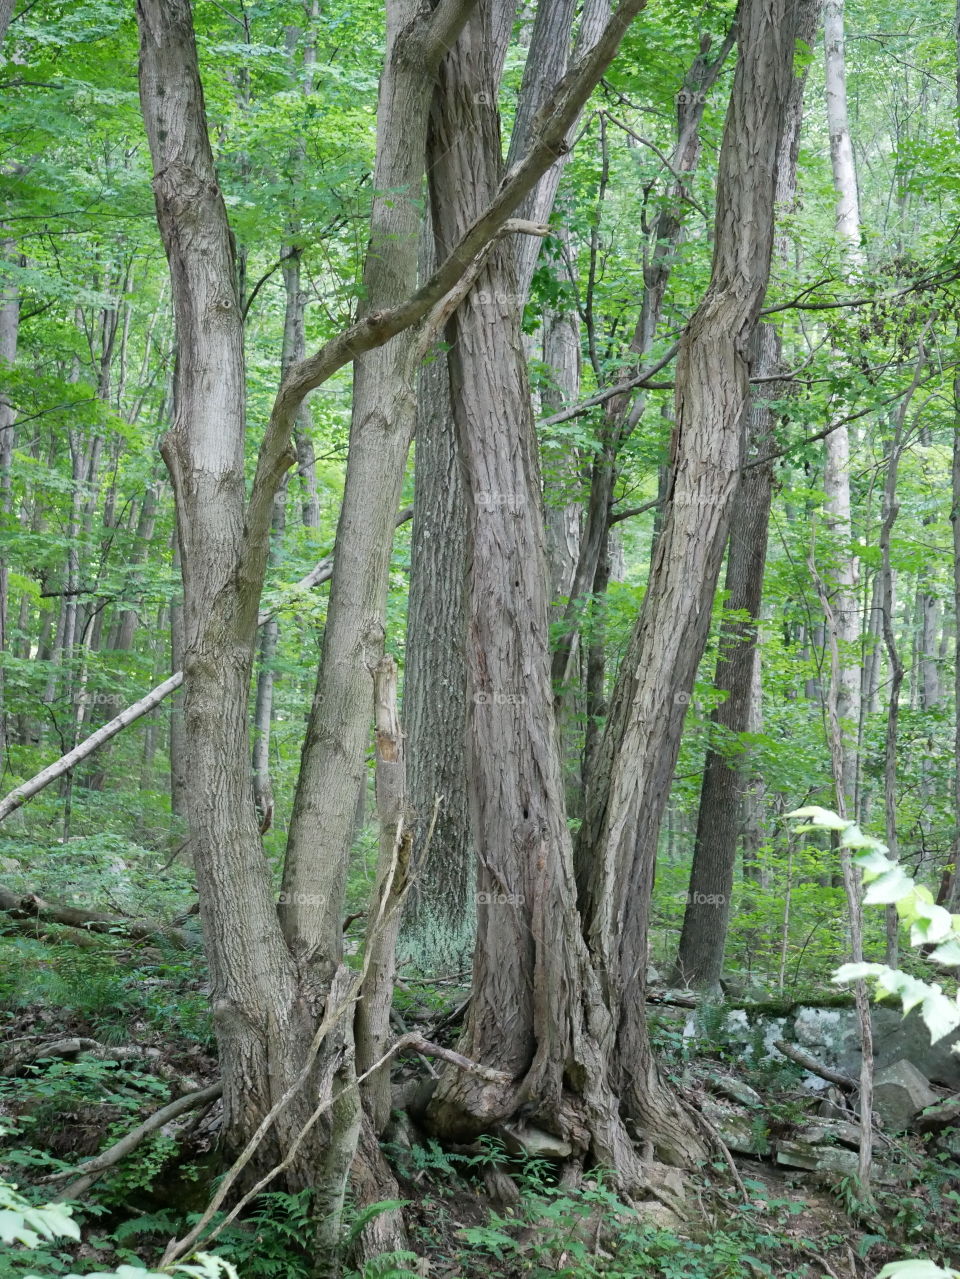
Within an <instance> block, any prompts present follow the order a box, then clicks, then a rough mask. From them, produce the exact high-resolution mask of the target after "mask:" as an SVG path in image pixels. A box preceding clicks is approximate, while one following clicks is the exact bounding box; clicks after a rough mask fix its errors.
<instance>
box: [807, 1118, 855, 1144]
mask: <svg viewBox="0 0 960 1279" xmlns="http://www.w3.org/2000/svg"><path fill="white" fill-rule="evenodd" d="M797 1140H798V1141H802V1142H805V1143H806V1145H808V1146H818V1145H820V1144H821V1143H823V1142H834V1143H836V1144H837V1145H840V1146H851V1147H852V1148H853V1149H854V1150H857V1149H859V1146H860V1125H859V1124H852V1123H850V1122H849V1121H848V1120H846V1119H817V1120H814V1122H813V1123H810V1124H804V1126H803V1127H802V1128H801V1129H800V1131H799V1132H798V1133H797Z"/></svg>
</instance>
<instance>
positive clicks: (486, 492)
mask: <svg viewBox="0 0 960 1279" xmlns="http://www.w3.org/2000/svg"><path fill="white" fill-rule="evenodd" d="M639 7H640V6H639V4H638V5H636V6H634V7H633V11H636V9H638V8H639ZM624 8H625V7H622V8H621V10H620V12H621V13H622V12H624ZM498 9H502V6H501V5H499V4H498V3H497V0H493V2H492V3H483V0H481V4H480V5H479V6H478V11H477V13H476V15H475V16H474V17H473V18H472V19H471V21H470V22H469V23H468V24H467V26H466V28H465V30H464V33H463V34H462V36H461V38H460V40H459V41H458V43H457V45H456V46H455V48H454V49H453V50H452V52H451V53H450V55H449V56H448V57H447V58H446V59H445V60H444V63H443V66H442V70H441V76H442V81H441V92H440V97H439V103H440V105H441V107H442V110H440V111H438V116H437V119H436V124H437V128H438V132H439V133H440V137H441V141H442V142H444V143H445V144H446V149H445V151H444V154H443V157H442V161H441V162H440V163H439V164H438V165H436V166H435V167H434V169H433V171H432V174H431V177H432V190H431V198H432V203H433V207H434V216H435V220H436V226H437V230H438V234H439V235H440V236H441V237H443V239H444V240H445V241H446V242H447V243H450V242H453V241H455V240H456V238H457V237H458V235H459V234H460V229H461V227H462V226H463V225H464V224H465V223H469V221H470V220H471V219H472V218H473V217H475V216H476V210H477V209H478V208H481V207H483V205H484V203H485V202H486V201H487V200H488V199H489V198H490V194H491V192H493V191H495V190H496V189H497V187H498V185H499V183H500V180H501V173H500V166H499V119H498V116H497V112H496V110H495V108H494V107H493V106H492V103H493V101H494V100H495V94H494V92H493V89H495V86H496V79H495V69H494V67H493V66H492V65H491V60H490V58H489V48H490V38H489V32H490V30H491V29H492V28H493V27H494V26H495V25H496V20H497V14H498ZM516 280H517V276H516V262H515V258H514V255H513V254H512V253H511V252H510V251H509V250H508V249H507V248H505V247H503V246H495V247H494V249H493V251H492V252H491V254H490V255H489V257H488V259H487V263H486V265H485V268H484V270H483V272H482V274H481V275H480V278H479V279H478V281H477V287H476V288H475V289H474V290H472V291H471V292H470V293H469V294H468V295H467V297H466V298H465V300H464V301H463V303H462V304H461V306H460V308H459V310H458V311H457V313H456V315H455V316H454V318H453V319H452V321H451V323H450V325H449V327H448V333H447V337H448V341H449V344H450V348H451V355H450V367H451V392H452V403H453V412H454V418H455V420H456V425H457V437H458V444H459V449H460V456H461V459H462V462H463V468H464V479H465V491H466V497H467V509H468V566H469V571H468V588H467V589H468V607H467V616H468V633H467V671H468V698H467V716H468V730H467V732H468V736H467V743H468V785H469V795H470V808H471V817H472V826H473V831H474V837H475V839H476V841H477V855H478V861H479V875H478V881H477V882H478V895H477V903H478V905H477V915H478V921H477V923H478V937H477V947H476V952H475V960H474V980H473V988H472V997H471V1002H470V1011H469V1014H468V1022H467V1027H466V1029H465V1033H464V1039H463V1042H462V1044H461V1051H463V1052H465V1054H466V1055H467V1056H469V1057H470V1058H472V1059H473V1060H476V1061H479V1062H481V1063H483V1062H489V1063H493V1062H494V1061H495V1062H496V1065H497V1067H498V1068H499V1069H501V1070H503V1071H505V1072H506V1075H507V1077H508V1079H509V1081H510V1082H502V1083H501V1084H499V1085H495V1084H493V1083H491V1082H490V1081H489V1080H481V1079H479V1078H478V1077H477V1076H475V1075H474V1076H465V1075H461V1074H457V1075H453V1074H451V1073H450V1072H448V1071H445V1072H444V1074H443V1075H442V1076H441V1079H440V1082H439V1085H438V1088H437V1091H436V1093H435V1095H434V1098H433V1100H432V1103H431V1106H430V1110H429V1118H430V1121H431V1123H432V1125H433V1127H434V1128H435V1129H436V1130H437V1131H440V1132H442V1133H444V1134H447V1135H459V1136H468V1135H471V1134H476V1133H478V1132H482V1131H484V1130H488V1129H490V1128H491V1127H492V1126H494V1125H495V1124H496V1123H497V1122H498V1121H502V1120H503V1119H505V1118H507V1117H508V1116H510V1115H512V1114H514V1113H515V1112H516V1111H517V1110H518V1109H519V1108H520V1107H521V1106H522V1105H526V1107H527V1108H528V1112H529V1115H530V1117H531V1118H532V1120H533V1122H535V1123H538V1124H540V1125H542V1126H544V1127H547V1128H548V1129H549V1130H551V1131H553V1132H555V1133H557V1134H559V1135H561V1136H563V1137H565V1138H566V1139H567V1140H569V1142H570V1144H571V1148H572V1152H573V1154H574V1156H575V1157H578V1156H580V1157H582V1156H585V1155H587V1154H590V1155H592V1156H593V1157H594V1158H595V1159H596V1160H597V1161H598V1162H600V1163H601V1164H603V1165H605V1166H608V1167H610V1168H612V1169H614V1170H615V1171H616V1173H617V1175H618V1176H619V1178H620V1180H621V1182H622V1183H623V1184H625V1185H627V1186H631V1187H637V1186H639V1185H641V1184H642V1182H643V1174H642V1170H641V1168H640V1166H639V1161H638V1160H637V1158H636V1155H635V1153H634V1151H633V1149H632V1143H631V1141H630V1138H629V1136H628V1134H627V1132H626V1129H625V1128H624V1126H623V1123H622V1120H621V1118H620V1116H619V1113H618V1109H617V1103H616V1098H615V1096H614V1094H613V1093H612V1091H611V1089H610V1086H609V1076H608V1061H609V1057H608V1050H609V1048H610V1046H611V1041H610V1033H611V1030H612V1026H611V1023H610V1020H609V1017H608V1015H607V1011H606V1009H605V1007H604V1004H603V1000H602V997H601V994H600V990H599V986H598V983H597V979H596V974H595V972H594V970H593V967H592V965H591V963H590V959H589V956H588V954H587V951H586V948H585V946H584V943H583V938H582V935H581V932H580V926H579V917H578V914H577V910H576V902H575V886H574V881H573V866H572V849H571V844H570V836H569V832H568V829H567V823H566V817H565V811H564V803H563V786H562V778H561V768H560V757H559V749H558V740H557V735H556V730H555V725H554V719H553V714H552V690H551V686H550V657H549V628H548V609H549V604H550V597H549V588H548V582H547V564H546V557H545V550H544V527H543V508H542V502H541V498H540V476H539V469H538V459H537V443H536V433H535V430H534V424H533V417H532V411H531V403H530V393H529V388H528V386H527V381H526V361H525V355H524V350H523V343H522V337H521V332H520V316H519V312H518V309H517V307H516V305H515V304H514V302H513V299H514V298H515V296H516V293H517V283H516ZM494 499H495V500H494Z"/></svg>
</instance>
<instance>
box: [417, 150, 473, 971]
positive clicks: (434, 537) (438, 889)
mask: <svg viewBox="0 0 960 1279" xmlns="http://www.w3.org/2000/svg"><path fill="white" fill-rule="evenodd" d="M436 146H437V143H436V139H435V137H431V140H430V142H429V144H428V168H432V167H433V163H434V162H435V160H436V159H438V158H439V157H438V156H437V155H436ZM422 253H423V266H424V274H429V271H430V270H431V268H432V266H433V264H434V262H435V260H436V251H435V246H434V244H433V220H432V216H431V214H430V211H429V209H428V210H427V213H426V217H425V227H424V245H423V249H422ZM465 500H466V499H465V496H464V492H463V476H462V473H461V469H460V463H459V458H458V456H457V447H456V438H455V434H454V429H453V411H452V408H451V404H450V374H449V368H448V364H447V358H446V355H445V353H443V352H437V353H435V358H433V359H431V360H430V361H428V362H427V363H426V364H425V365H424V366H423V367H422V368H421V370H420V375H419V378H418V382H417V443H416V471H415V489H414V501H413V533H412V539H411V550H410V594H409V597H408V605H407V619H408V620H407V649H406V663H405V667H404V681H403V684H404V695H403V718H404V731H405V733H406V735H407V768H408V780H409V795H410V806H411V810H412V815H411V820H412V822H413V825H414V863H415V865H416V875H415V879H414V883H413V887H412V889H411V891H410V896H409V899H408V902H409V905H408V910H407V917H406V922H405V925H404V934H403V946H404V952H405V953H406V954H407V955H409V956H410V958H411V959H412V960H413V961H414V962H415V963H417V964H418V965H420V966H422V967H423V968H424V970H425V971H432V970H436V971H455V970H457V969H459V968H460V967H462V966H463V965H464V962H465V960H466V959H467V958H468V956H469V954H470V952H471V951H472V949H473V934H474V927H475V920H476V911H475V908H474V903H473V900H472V899H473V892H472V888H473V879H474V876H475V856H474V851H473V843H472V837H471V833H470V821H469V813H468V808H467V787H466V763H465V760H464V750H465V740H464V734H465V731H466V669H465V665H464V637H465V630H466V617H465V614H464V604H465V599H464V578H465V573H466V534H467V527H466V516H465V509H464V507H465ZM438 797H439V798H440V800H441V803H440V808H439V810H438V812H437V819H436V826H435V828H434V832H433V838H432V840H431V843H430V850H429V856H428V857H427V858H426V859H425V858H424V857H423V848H424V841H425V839H426V834H427V830H428V827H429V825H430V821H431V817H432V813H433V809H434V804H435V802H436V800H437V798H438Z"/></svg>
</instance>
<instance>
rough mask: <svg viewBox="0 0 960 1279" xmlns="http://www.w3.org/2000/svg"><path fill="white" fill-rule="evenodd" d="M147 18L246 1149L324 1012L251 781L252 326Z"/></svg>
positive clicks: (206, 793)
mask: <svg viewBox="0 0 960 1279" xmlns="http://www.w3.org/2000/svg"><path fill="white" fill-rule="evenodd" d="M137 18H138V22H139V26H140V95H141V103H142V106H143V115H144V121H145V124H146V128H147V137H148V140H149V143H150V151H151V156H152V160H153V167H154V174H155V177H154V193H155V198H156V206H157V221H158V224H159V227H160V232H161V236H162V238H163V242H164V247H165V249H166V252H167V258H168V262H169V265H170V274H171V280H172V284H173V299H174V310H175V318H176V325H177V334H178V343H179V346H178V350H179V360H178V368H177V396H176V410H175V416H174V420H173V424H172V426H171V428H170V431H169V432H168V434H167V435H166V437H165V438H164V441H163V444H162V452H163V456H164V460H165V461H166V463H167V467H168V470H169V472H170V476H171V480H172V482H173V488H174V494H175V498H176V507H177V532H178V539H179V546H180V555H181V566H182V574H183V633H184V654H183V657H184V666H183V669H184V712H183V713H184V737H185V746H186V767H187V777H188V778H189V785H188V789H187V795H186V799H187V812H188V818H189V824H190V835H191V851H192V854H193V860H194V865H195V868H196V874H197V887H198V891H199V896H200V911H201V918H202V920H203V931H204V943H205V947H206V953H207V961H208V964H209V969H210V985H211V1002H212V1006H213V1014H214V1026H215V1030H216V1034H217V1042H218V1046H219V1050H220V1066H221V1072H222V1076H223V1104H224V1134H225V1137H226V1140H227V1144H228V1147H229V1146H233V1147H234V1148H235V1147H237V1146H238V1145H240V1144H241V1143H242V1142H244V1141H245V1140H246V1138H247V1137H249V1135H250V1134H251V1133H252V1132H253V1131H254V1130H255V1129H256V1127H257V1125H258V1124H259V1123H260V1121H261V1120H262V1119H263V1117H264V1115H265V1113H266V1112H267V1110H268V1109H269V1108H270V1106H271V1104H272V1103H273V1102H274V1101H275V1100H276V1099H277V1098H278V1097H279V1096H280V1095H281V1094H282V1093H283V1091H284V1090H285V1089H286V1088H287V1087H288V1086H289V1085H290V1084H291V1083H292V1082H293V1079H294V1078H295V1075H296V1072H297V1070H298V1069H299V1067H300V1065H301V1064H302V1061H303V1050H304V1047H305V1043H309V1039H310V1034H311V1027H312V1018H311V1014H313V1015H315V1010H314V1009H311V1008H310V1007H309V1005H307V1004H306V1003H305V1002H298V999H297V974H296V969H295V966H294V963H293V961H292V958H291V956H290V954H289V952H288V951H287V948H286V946H285V945H284V942H283V936H282V934H281V932H280V928H279V924H278V921H277V915H276V907H275V903H274V898H273V892H272V890H271V883H270V872H269V868H268V866H267V863H266V859H265V857H264V855H263V849H262V847H261V843H260V833H259V830H258V828H257V820H256V814H255V810H254V803H253V790H252V785H251V779H250V767H249V759H250V755H249V734H248V725H247V696H248V690H249V685H250V676H251V668H252V660H253V649H254V640H255V635H256V626H257V605H258V599H259V591H260V588H261V584H262V570H261V578H260V581H259V582H257V581H256V580H253V581H251V580H250V579H249V578H246V577H244V576H242V575H241V574H239V573H238V571H237V568H238V564H239V563H240V562H241V560H242V558H243V549H244V548H243V539H244V535H245V528H244V506H245V490H244V451H243V446H244V391H245V388H244V364H243V321H242V317H241V313H240V300H239V296H238V294H237V287H236V273H235V263H234V255H233V247H232V242H231V236H230V230H229V226H228V223H227V216H226V209H225V207H224V204H223V199H222V197H221V194H220V190H219V187H218V184H217V178H216V172H215V169H214V164H213V156H212V153H211V150H210V144H209V140H208V137H207V130H206V119H205V112H204V105H203V92H202V89H201V85H200V77H199V72H198V66H197V54H196V46H195V41H194V34H193V25H192V18H191V12H190V6H189V4H188V3H187V0H162V2H161V0H140V2H139V3H138V6H137ZM264 558H265V557H264ZM298 1050H299V1051H298ZM307 1113H309V1112H308V1111H305V1110H304V1105H303V1103H302V1102H301V1105H299V1106H292V1107H288V1108H287V1109H286V1110H285V1111H284V1112H283V1114H282V1115H281V1116H280V1117H279V1119H278V1122H277V1124H276V1126H275V1128H274V1130H273V1133H272V1134H271V1136H270V1138H269V1139H268V1140H267V1141H265V1142H264V1145H263V1147H262V1148H261V1150H260V1152H258V1153H259V1159H258V1160H257V1161H255V1162H256V1163H257V1164H260V1166H262V1162H263V1161H264V1160H271V1159H275V1157H276V1155H277V1154H278V1153H279V1152H280V1150H282V1149H284V1148H285V1146H286V1145H287V1144H288V1142H290V1141H292V1140H293V1138H294V1137H295V1135H296V1132H297V1131H298V1130H299V1128H300V1127H301V1126H302V1124H303V1122H304V1121H305V1119H306V1114H307ZM305 1145H307V1146H308V1147H309V1143H305ZM304 1155H305V1156H306V1158H305V1159H304V1160H301V1162H300V1165H299V1167H298V1168H297V1169H296V1170H294V1172H293V1175H292V1180H293V1181H294V1183H295V1182H296V1181H297V1180H299V1179H300V1178H302V1180H301V1181H300V1184H309V1178H310V1170H309V1167H308V1164H309V1161H310V1157H311V1156H312V1155H315V1151H311V1150H309V1149H306V1150H305V1151H304ZM297 1174H299V1178H298V1175H297Z"/></svg>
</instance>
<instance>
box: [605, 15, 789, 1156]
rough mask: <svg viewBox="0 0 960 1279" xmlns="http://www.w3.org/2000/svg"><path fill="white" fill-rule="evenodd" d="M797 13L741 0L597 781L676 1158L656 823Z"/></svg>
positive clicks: (765, 249) (649, 1118)
mask: <svg viewBox="0 0 960 1279" xmlns="http://www.w3.org/2000/svg"><path fill="white" fill-rule="evenodd" d="M795 17H796V6H795V5H794V4H793V3H788V0H744V3H743V4H742V5H741V8H740V12H739V17H738V24H737V30H738V40H739V45H740V56H739V59H738V62H737V68H736V73H735V76H734V84H733V92H732V96H731V100H730V107H729V110H728V112H727V121H726V127H725V130H724V136H723V145H722V148H721V153H720V170H719V176H718V183H717V212H716V229H715V241H714V259H713V273H712V278H711V282H710V286H709V288H708V290H707V293H706V296H705V298H704V300H703V302H702V303H701V305H700V306H699V308H698V309H697V311H696V313H695V314H694V316H693V318H692V319H691V321H690V323H689V324H688V326H687V329H686V331H685V334H684V337H683V339H682V342H681V347H680V354H679V357H678V363H677V373H676V383H677V390H676V418H677V423H676V428H675V431H674V438H673V445H672V456H671V467H672V475H673V480H672V488H671V494H670V501H669V505H668V508H667V512H666V515H665V519H664V526H663V531H662V533H661V536H660V539H659V541H658V544H657V551H656V558H655V561H654V565H653V572H652V574H651V578H650V582H649V585H648V587H647V593H646V596H645V598H644V602H643V607H642V609H641V612H640V616H639V618H638V619H637V622H636V625H635V627H634V630H633V634H632V636H631V640H630V645H629V650H628V653H627V655H626V657H625V658H624V661H623V665H622V667H621V671H620V675H619V677H618V680H617V685H616V688H615V691H614V696H613V700H612V704H611V708H610V714H609V716H608V719H607V724H606V728H605V732H604V737H603V741H602V744H601V747H600V750H599V752H598V759H597V766H596V768H595V770H594V773H593V775H592V777H591V778H590V779H589V783H588V788H587V796H586V814H585V819H584V822H583V825H582V827H581V831H580V842H581V858H580V861H581V864H583V865H585V866H586V865H590V866H592V874H591V875H590V876H589V880H588V884H587V892H586V894H585V900H584V902H583V909H584V912H585V918H586V928H587V939H588V942H589V945H590V949H591V951H592V953H593V955H594V958H595V962H599V963H601V964H602V966H603V970H604V971H605V973H606V974H607V980H608V983H609V998H610V1002H611V1005H612V1007H613V1008H614V1010H615V1013H616V1016H617V1021H618V1035H617V1039H618V1044H617V1060H618V1063H619V1066H620V1083H621V1100H622V1102H623V1104H624V1105H625V1107H626V1109H627V1113H628V1114H629V1115H630V1117H631V1118H632V1119H633V1120H634V1122H635V1123H636V1125H637V1127H638V1128H639V1129H641V1130H645V1131H649V1132H652V1133H653V1134H655V1137H654V1140H656V1141H658V1143H659V1144H660V1145H661V1146H663V1147H665V1148H666V1149H667V1150H668V1151H669V1152H670V1153H671V1154H672V1155H673V1156H674V1157H682V1156H683V1154H684V1151H683V1146H682V1136H683V1134H682V1128H681V1126H680V1117H679V1116H678V1115H677V1114H676V1112H675V1111H671V1109H670V1106H669V1102H668V1100H667V1099H666V1096H665V1090H664V1088H663V1087H662V1085H660V1084H659V1081H658V1074H657V1069H656V1065H655V1063H654V1060H653V1057H652V1054H651V1050H650V1044H649V1040H648V1036H647V1029H646V1023H645V1019H644V985H645V975H646V959H647V924H648V916H649V905H650V894H651V889H652V883H653V868H654V864H655V858H656V849H657V837H658V833H659V827H660V822H661V819H662V816H663V812H664V809H665V806H666V803H667V800H668V797H669V792H670V784H671V779H672V776H673V770H674V767H675V765H676V760H677V755H678V752H679V748H680V737H681V734H682V730H683V718H684V711H685V707H686V705H687V703H688V702H689V700H690V692H691V689H692V687H693V681H694V677H695V674H696V670H697V666H698V664H699V661H700V658H701V656H702V654H703V649H704V646H705V643H706V639H707V633H708V629H709V625H710V613H711V601H712V599H713V595H714V591H715V589H716V583H717V575H718V573H719V569H720V563H721V560H722V557H723V548H724V545H725V543H726V539H727V534H728V531H729V526H730V519H731V515H732V512H733V504H734V499H735V495H736V490H737V485H738V482H739V478H740V471H741V466H742V463H743V458H744V452H745V444H746V440H745V426H746V415H745V413H744V407H745V405H746V403H747V398H748V394H749V383H748V367H747V359H748V351H749V345H750V341H751V337H752V333H753V328H754V325H755V324H756V321H757V315H758V313H759V310H760V307H761V304H762V301H763V296H764V292H765V289H766V286H767V280H768V276H769V271H770V259H771V251H772V245H773V224H774V204H775V172H776V159H777V153H778V147H779V142H780V136H781V131H782V127H783V115H784V107H785V103H786V100H787V94H788V90H789V86H790V82H791V78H792V64H793V48H794V38H793V32H794V23H795Z"/></svg>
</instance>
